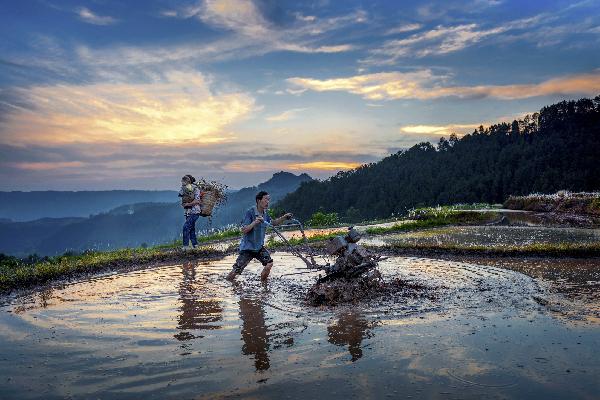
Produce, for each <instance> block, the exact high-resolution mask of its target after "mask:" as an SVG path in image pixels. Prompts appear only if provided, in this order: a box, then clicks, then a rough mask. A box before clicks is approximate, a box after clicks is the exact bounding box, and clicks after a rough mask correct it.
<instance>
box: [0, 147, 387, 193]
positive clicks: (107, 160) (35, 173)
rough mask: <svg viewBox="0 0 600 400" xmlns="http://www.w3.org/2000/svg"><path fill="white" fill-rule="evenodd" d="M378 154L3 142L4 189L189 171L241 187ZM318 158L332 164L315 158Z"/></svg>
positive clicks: (110, 182) (116, 184)
mask: <svg viewBox="0 0 600 400" xmlns="http://www.w3.org/2000/svg"><path fill="white" fill-rule="evenodd" d="M378 158H380V157H379V156H377V155H373V154H367V153H358V152H340V151H322V150H320V151H306V150H301V149H300V150H298V149H295V151H294V152H293V153H291V152H290V149H289V146H285V145H278V144H276V143H274V144H269V145H267V146H265V144H264V143H256V141H243V140H239V139H238V141H235V142H229V143H216V144H214V145H211V146H210V147H207V146H204V147H202V146H187V145H185V144H176V143H173V144H166V145H165V144H147V143H131V142H128V143H95V144H94V145H93V146H92V145H90V144H89V143H70V144H64V145H62V144H61V145H60V146H59V145H46V146H42V145H37V144H32V145H26V146H16V145H6V144H0V190H33V189H43V190H48V189H51V188H52V189H56V190H72V189H79V190H81V189H102V188H104V189H115V188H128V189H132V188H145V189H157V188H165V189H167V188H173V185H174V184H176V182H178V181H179V178H180V177H181V175H183V174H184V173H193V174H194V175H195V176H203V177H207V178H210V179H219V180H222V181H224V182H225V183H227V184H229V185H231V186H233V187H239V186H249V185H254V184H256V183H257V182H260V181H261V180H265V179H266V178H268V177H270V174H272V173H273V172H275V171H281V170H291V168H290V166H296V167H297V168H298V169H297V171H299V172H306V171H311V172H313V173H314V175H315V176H320V177H326V176H329V175H331V173H332V172H335V171H337V170H340V169H346V168H347V167H352V166H353V165H360V164H362V163H366V162H371V161H375V160H376V159H378ZM315 160H328V162H329V163H331V164H320V163H318V162H317V163H316V164H313V163H314V162H316V161H315ZM303 166H306V168H304V167H303ZM259 179H260V180H259Z"/></svg>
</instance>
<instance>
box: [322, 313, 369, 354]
mask: <svg viewBox="0 0 600 400" xmlns="http://www.w3.org/2000/svg"><path fill="white" fill-rule="evenodd" d="M372 325H373V324H372V323H370V322H368V321H367V320H365V319H364V318H362V317H360V315H358V314H357V313H354V312H351V313H348V314H343V315H342V316H340V318H339V319H338V321H337V323H336V324H332V325H330V326H328V327H327V335H328V336H329V343H332V344H335V345H338V346H345V345H348V351H349V352H350V356H352V361H356V360H358V359H359V358H361V357H362V349H361V347H360V344H361V343H362V341H363V339H365V338H368V337H371V336H372V334H371V332H370V329H371V327H372Z"/></svg>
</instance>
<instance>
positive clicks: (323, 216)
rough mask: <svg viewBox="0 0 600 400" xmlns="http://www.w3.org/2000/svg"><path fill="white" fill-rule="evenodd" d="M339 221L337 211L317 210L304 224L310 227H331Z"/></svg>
mask: <svg viewBox="0 0 600 400" xmlns="http://www.w3.org/2000/svg"><path fill="white" fill-rule="evenodd" d="M339 223H340V219H339V217H338V214H337V213H335V212H332V213H324V212H322V211H317V212H316V213H314V214H313V215H312V216H311V217H310V219H309V220H308V222H307V223H306V225H308V226H310V227H331V226H337V225H339Z"/></svg>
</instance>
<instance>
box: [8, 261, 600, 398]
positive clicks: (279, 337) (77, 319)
mask: <svg viewBox="0 0 600 400" xmlns="http://www.w3.org/2000/svg"><path fill="white" fill-rule="evenodd" d="M273 257H274V259H275V265H276V266H275V267H274V270H273V273H272V279H271V281H270V282H269V283H268V284H266V285H263V284H261V282H260V281H259V279H258V273H259V272H260V265H259V264H257V263H252V264H251V265H250V266H249V267H248V268H247V270H246V271H245V272H244V274H243V275H242V276H241V277H240V279H239V280H238V281H237V282H236V283H234V284H231V283H229V282H227V281H225V280H224V279H223V277H224V275H225V274H226V273H227V272H228V271H229V269H230V267H231V264H232V263H233V261H234V256H230V257H226V258H225V259H223V260H220V261H211V262H197V263H185V264H181V265H172V266H162V267H154V268H148V269H143V270H139V271H132V272H127V273H120V274H118V273H114V274H109V275H104V276H98V277H96V278H94V279H89V280H85V281H81V282H75V283H70V284H65V285H62V286H55V287H53V288H49V289H47V290H44V291H38V292H34V293H32V294H30V295H27V296H20V297H19V296H17V297H14V296H13V297H11V298H8V299H5V304H4V305H3V306H2V308H1V309H0V346H1V348H2V355H1V357H0V379H2V381H3V382H2V386H1V387H0V398H2V399H28V398H44V399H52V398H80V399H83V398H101V399H103V398H106V399H137V398H140V397H144V398H148V399H150V398H156V399H164V398H177V399H188V398H215V397H216V398H218V397H235V398H239V397H244V398H256V397H262V398H277V399H279V398H303V399H306V398H316V397H322V396H323V395H324V394H327V395H328V396H329V397H331V398H334V399H335V398H340V399H346V398H361V399H362V398H367V399H369V398H384V397H402V398H410V397H413V398H423V397H426V398H434V399H437V398H439V399H442V398H443V399H446V398H462V399H465V398H466V399H471V398H472V399H475V398H481V397H483V396H485V397H486V398H492V399H495V398H498V399H512V398H514V399H518V398H534V399H535V398H539V399H559V398H564V399H567V398H568V399H573V398H581V399H586V398H597V394H598V393H600V384H599V382H600V380H598V377H599V376H600V361H599V359H600V357H599V356H600V354H599V350H598V349H600V325H598V324H597V322H596V321H595V320H594V319H593V318H587V317H586V315H583V317H581V316H579V317H577V318H572V316H573V313H571V314H569V313H565V312H562V311H564V310H552V309H551V308H549V307H548V306H547V305H545V302H546V301H547V302H549V303H550V304H554V303H555V302H560V301H562V300H560V299H561V296H563V297H565V298H567V296H566V294H563V293H561V292H556V291H552V289H551V287H550V286H548V282H551V280H549V279H547V278H546V277H544V276H543V275H541V276H537V277H535V278H531V277H529V276H527V275H525V274H522V273H520V272H517V271H513V270H510V269H506V268H503V267H502V266H498V265H492V263H489V262H488V263H486V262H484V260H480V261H477V260H469V261H457V260H435V259H427V258H415V257H394V258H390V259H388V260H385V261H384V262H382V265H381V268H380V269H381V271H382V273H383V276H384V278H385V279H388V280H389V279H394V278H401V279H403V280H406V281H407V282H412V283H420V284H422V285H424V286H425V289H423V290H422V291H421V292H419V291H407V292H400V293H398V294H396V295H392V296H388V297H386V298H376V299H371V300H369V301H365V302H364V303H361V304H354V305H347V306H343V307H335V308H312V307H309V306H307V305H304V304H303V301H302V300H303V295H304V293H305V291H306V289H307V288H308V287H309V286H310V285H311V284H312V283H313V282H314V280H315V278H316V276H315V274H307V275H287V274H290V273H294V272H299V271H301V270H298V268H301V267H302V266H303V264H302V262H301V261H300V260H298V259H296V258H294V257H293V256H291V255H289V254H286V253H281V252H279V253H275V254H274V255H273ZM523 268H525V267H523ZM533 276H535V275H533ZM556 296H558V297H556ZM585 299H588V300H590V299H589V298H585ZM585 299H584V301H586V300H585ZM567 300H568V299H567ZM590 302H591V300H590ZM562 304H563V305H564V307H569V304H570V303H569V301H562ZM590 304H591V303H590ZM575 314H577V313H576V312H575ZM578 315H579V314H578Z"/></svg>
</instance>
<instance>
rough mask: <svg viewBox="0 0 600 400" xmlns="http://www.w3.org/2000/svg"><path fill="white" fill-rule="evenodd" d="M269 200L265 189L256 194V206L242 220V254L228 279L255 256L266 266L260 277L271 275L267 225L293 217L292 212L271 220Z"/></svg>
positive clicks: (233, 277)
mask: <svg viewBox="0 0 600 400" xmlns="http://www.w3.org/2000/svg"><path fill="white" fill-rule="evenodd" d="M269 201H271V198H270V196H269V194H268V193H267V192H265V191H260V192H258V193H257V194H256V206H254V207H251V208H249V209H248V211H246V214H245V215H244V220H243V222H242V233H243V234H244V236H243V237H242V241H241V242H240V254H239V256H238V258H237V260H236V261H235V264H233V270H231V272H230V273H229V275H227V279H228V280H230V281H232V280H234V279H235V277H236V275H239V274H241V273H242V271H243V270H244V268H245V267H246V265H248V263H249V262H250V261H252V259H253V258H256V259H257V260H258V261H260V262H261V264H262V265H263V266H264V268H263V270H262V272H261V274H260V279H262V280H263V281H265V280H267V278H268V277H269V273H270V272H271V267H272V266H273V259H272V258H271V255H270V254H269V252H268V251H267V249H265V247H264V244H265V232H266V230H267V225H268V224H272V225H279V224H281V223H282V222H283V221H284V220H286V219H289V218H291V217H292V214H291V213H287V214H284V215H282V216H281V217H279V218H275V219H274V220H271V217H270V216H269V214H268V213H267V208H269Z"/></svg>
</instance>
